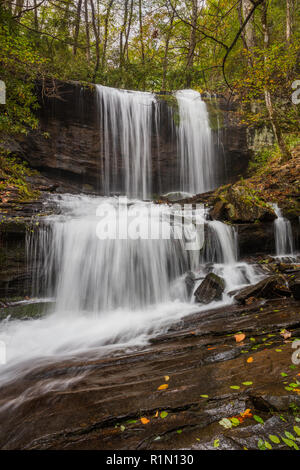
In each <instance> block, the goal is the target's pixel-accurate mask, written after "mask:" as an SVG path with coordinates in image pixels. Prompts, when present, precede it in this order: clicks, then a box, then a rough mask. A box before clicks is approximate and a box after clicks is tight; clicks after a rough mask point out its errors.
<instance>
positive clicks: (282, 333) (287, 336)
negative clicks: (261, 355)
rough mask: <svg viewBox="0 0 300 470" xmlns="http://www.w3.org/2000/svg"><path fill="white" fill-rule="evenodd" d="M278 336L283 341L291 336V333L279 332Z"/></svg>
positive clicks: (286, 331)
mask: <svg viewBox="0 0 300 470" xmlns="http://www.w3.org/2000/svg"><path fill="white" fill-rule="evenodd" d="M280 336H282V337H283V338H284V339H288V338H290V337H291V336H292V333H291V332H290V331H288V330H282V331H281V332H280Z"/></svg>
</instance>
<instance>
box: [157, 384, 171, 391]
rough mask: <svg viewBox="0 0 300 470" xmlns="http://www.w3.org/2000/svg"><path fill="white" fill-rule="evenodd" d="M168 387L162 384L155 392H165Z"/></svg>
mask: <svg viewBox="0 0 300 470" xmlns="http://www.w3.org/2000/svg"><path fill="white" fill-rule="evenodd" d="M168 386H169V385H168V384H162V385H160V386H159V387H158V389H157V390H166V389H167V388H168Z"/></svg>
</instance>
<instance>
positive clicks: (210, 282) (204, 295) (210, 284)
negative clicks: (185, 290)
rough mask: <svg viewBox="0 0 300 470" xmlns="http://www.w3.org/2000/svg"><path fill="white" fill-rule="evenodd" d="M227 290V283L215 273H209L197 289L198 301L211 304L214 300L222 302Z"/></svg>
mask: <svg viewBox="0 0 300 470" xmlns="http://www.w3.org/2000/svg"><path fill="white" fill-rule="evenodd" d="M224 289H225V281H224V279H223V278H222V277H220V276H217V275H216V274H214V273H209V274H207V276H206V277H205V279H204V280H203V281H202V282H201V284H200V286H199V287H198V288H197V289H196V292H195V297H196V301H197V302H199V303H203V304H209V303H210V302H213V301H214V300H221V299H222V294H223V292H224Z"/></svg>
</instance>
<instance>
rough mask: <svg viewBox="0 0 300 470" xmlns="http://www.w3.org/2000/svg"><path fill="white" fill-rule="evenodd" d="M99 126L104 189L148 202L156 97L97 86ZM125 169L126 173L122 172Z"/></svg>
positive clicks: (105, 192) (108, 192) (107, 193)
mask: <svg viewBox="0 0 300 470" xmlns="http://www.w3.org/2000/svg"><path fill="white" fill-rule="evenodd" d="M96 91H97V97H98V108H99V114H100V116H99V117H100V127H101V131H102V140H101V147H102V148H101V150H102V154H103V155H104V158H103V161H102V166H101V187H102V189H103V191H104V194H106V195H109V194H111V193H114V192H117V191H120V190H121V191H122V192H123V193H125V194H127V196H129V197H142V198H143V199H146V198H147V197H149V194H150V187H151V129H152V112H153V107H155V98H154V95H152V94H151V93H143V92H137V91H135V92H132V91H127V90H118V89H115V88H109V87H105V86H102V85H96ZM121 170H123V171H121Z"/></svg>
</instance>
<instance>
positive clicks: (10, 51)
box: [0, 7, 46, 139]
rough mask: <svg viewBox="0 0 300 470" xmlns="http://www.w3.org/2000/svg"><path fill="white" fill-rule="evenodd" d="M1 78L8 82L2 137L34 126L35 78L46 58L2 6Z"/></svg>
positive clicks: (1, 116) (0, 122)
mask: <svg viewBox="0 0 300 470" xmlns="http://www.w3.org/2000/svg"><path fill="white" fill-rule="evenodd" d="M0 44H1V47H0V65H1V72H0V78H1V80H3V81H4V82H5V84H6V97H7V98H6V104H5V105H0V109H1V114H0V139H1V136H2V137H3V136H4V135H7V134H9V135H12V134H17V133H26V132H27V131H28V129H35V128H36V127H37V125H38V121H37V119H36V117H35V115H34V110H35V109H36V108H37V100H36V97H35V95H34V80H35V79H36V78H37V77H38V76H39V75H40V74H41V73H42V69H43V65H44V64H45V62H46V61H45V59H43V58H41V57H40V56H39V55H38V53H37V51H36V50H35V49H34V47H33V45H32V43H31V41H30V40H29V39H28V38H27V37H26V36H25V35H24V34H22V33H20V31H19V29H18V28H17V27H16V26H15V25H14V23H13V22H12V20H11V18H10V16H9V14H8V13H7V12H5V11H4V10H3V9H1V7H0Z"/></svg>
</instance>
